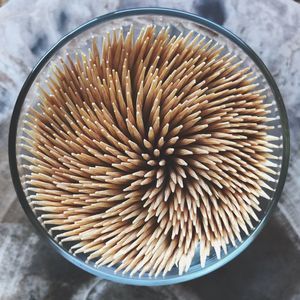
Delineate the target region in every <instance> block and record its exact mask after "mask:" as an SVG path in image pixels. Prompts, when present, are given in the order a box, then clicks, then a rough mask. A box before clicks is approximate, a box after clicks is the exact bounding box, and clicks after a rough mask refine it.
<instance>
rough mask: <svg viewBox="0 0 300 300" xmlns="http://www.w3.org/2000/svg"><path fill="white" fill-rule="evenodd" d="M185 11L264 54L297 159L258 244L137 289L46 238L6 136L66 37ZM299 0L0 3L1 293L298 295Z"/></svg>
mask: <svg viewBox="0 0 300 300" xmlns="http://www.w3.org/2000/svg"><path fill="white" fill-rule="evenodd" d="M137 6H162V7H172V8H178V9H183V10H186V11H190V12H193V13H196V14H198V15H200V16H204V17H206V18H209V19H211V20H214V21H215V22H217V23H219V24H223V25H224V26H225V27H226V28H228V29H230V30H231V31H233V32H234V33H236V34H237V35H238V36H240V37H241V38H242V39H243V40H244V41H245V42H246V43H248V44H249V45H250V46H251V47H252V48H253V49H254V50H255V51H256V53H257V54H258V55H259V56H260V57H261V58H262V60H263V61H264V62H265V64H266V65H267V67H268V68H269V70H270V72H271V73H272V75H273V76H274V78H275V80H276V82H277V84H278V86H279V89H280V90H281V93H282V96H283V99H284V102H285V105H286V108H287V113H288V117H289V124H290V134H291V160H290V167H289V173H288V177H287V181H286V184H285V188H284V191H283V194H282V196H281V199H280V203H279V205H278V207H277V209H276V211H275V213H274V214H273V216H272V218H271V220H270V222H269V223H268V224H267V226H266V227H265V229H264V230H263V232H262V233H261V234H260V235H259V237H258V238H257V239H256V240H255V242H254V243H253V244H252V245H251V246H250V247H249V248H248V249H247V250H246V251H244V252H243V253H242V254H241V255H240V256H239V257H238V258H236V259H235V260H234V261H232V262H231V263H229V264H228V265H226V266H225V267H223V268H221V269H219V270H218V271H216V272H214V273H212V274H209V275H207V276H205V277H203V278H199V279H196V280H194V281H191V282H187V283H184V284H179V285H175V286H168V287H155V288H150V287H149V288H146V287H131V286H123V285H119V284H115V283H110V282H107V281H105V280H101V279H99V278H96V277H93V276H91V275H89V274H87V273H85V272H83V271H81V270H79V269H77V268H76V267H74V266H73V265H71V264H70V263H68V262H67V261H66V260H64V259H63V258H62V257H60V256H59V255H58V254H57V253H55V252H54V251H53V250H52V248H50V246H49V245H47V243H46V242H45V241H43V240H41V239H40V238H39V237H38V235H37V234H36V232H35V230H34V229H33V227H32V225H31V224H30V223H29V221H28V220H27V218H26V216H25V214H24V212H23V211H22V209H21V207H20V204H19V202H18V200H17V198H16V194H15V191H14V189H13V185H12V182H11V178H10V173H9V164H8V155H7V136H8V128H9V121H10V117H11V112H12V109H13V106H14V103H15V100H16V97H17V94H18V92H19V90H20V88H21V86H22V84H23V82H24V80H25V79H26V77H27V76H28V74H29V72H30V70H31V69H32V67H33V66H34V65H35V63H36V62H37V61H38V59H39V58H40V57H41V56H42V55H43V53H45V51H46V50H47V49H48V48H49V47H50V46H51V45H53V43H55V42H56V41H57V40H58V39H59V38H60V37H61V36H63V35H64V34H65V33H67V32H69V31H70V30H72V29H74V28H76V27H77V26H78V25H80V24H82V23H84V22H86V21H88V20H89V19H91V18H93V17H95V16H98V15H102V14H105V13H107V12H110V11H114V10H116V9H120V8H128V7H137ZM299 120H300V4H298V3H296V2H295V1H293V0H264V1H261V0H252V1H247V0H242V1H241V0H239V1H238V0H226V1H222V0H210V1H205V0H194V1H189V0H184V1H181V0H162V1H158V0H143V1H138V0H119V1H111V0H102V1H99V0H88V1H80V0H73V1H60V0H52V1H48V0H27V1H24V0H10V1H9V2H8V3H7V4H5V5H4V6H3V7H1V8H0V171H1V176H0V266H1V268H0V299H5V300H9V299H13V300H18V299H22V300H24V299H30V300H34V299H36V300H40V299H50V300H52V299H93V300H95V299H104V300H105V299H145V300H147V299H153V298H156V299H157V300H160V299H167V300H168V299H191V300H193V299H221V298H222V299H239V300H240V299H242V300H243V299H245V300H246V299H259V300H261V299H262V300H264V299H266V300H267V299H270V300H271V299H272V300H276V299H278V300H282V299H284V300H289V299H293V300H296V299H300V242H299V241H300V239H299V237H300V217H299V216H300V201H299V195H300V156H299V155H298V154H299V151H300V122H299Z"/></svg>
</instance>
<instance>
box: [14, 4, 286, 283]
mask: <svg viewBox="0 0 300 300" xmlns="http://www.w3.org/2000/svg"><path fill="white" fill-rule="evenodd" d="M131 24H133V25H134V27H135V28H137V29H139V28H141V27H142V26H144V25H146V24H155V25H157V26H158V27H161V26H166V25H169V26H170V33H171V34H175V35H178V34H179V33H180V32H183V34H187V33H188V32H189V31H191V30H193V31H195V32H199V33H201V34H203V35H206V36H208V37H209V38H211V39H213V40H214V41H216V42H220V43H221V44H223V45H226V47H225V51H226V50H227V51H228V50H230V51H232V52H233V53H235V54H236V55H237V56H238V57H239V58H241V59H242V60H243V61H244V62H245V64H247V65H248V66H250V68H251V69H252V70H253V71H254V72H255V73H256V74H258V75H260V76H259V80H258V81H259V83H260V84H262V85H263V86H264V87H265V88H266V92H265V95H266V96H267V98H266V102H267V103H271V102H273V103H275V105H273V106H272V107H273V109H272V112H271V116H272V117H274V118H275V120H274V121H272V123H273V124H272V125H274V129H273V130H272V132H271V134H272V135H275V136H277V137H279V142H278V146H279V147H278V148H277V149H276V151H275V152H274V155H276V156H277V157H278V161H277V163H278V167H277V169H276V173H277V175H275V177H276V178H275V182H273V183H271V187H272V189H273V190H268V191H266V192H267V193H268V195H269V196H270V199H271V200H265V199H261V208H262V210H261V212H259V213H258V218H259V220H260V221H259V222H258V223H256V227H255V229H254V230H252V231H251V232H250V235H249V236H242V238H243V241H242V242H238V241H237V247H233V246H228V253H227V255H224V254H223V255H222V256H221V259H217V257H216V256H215V254H211V255H210V256H209V257H208V259H207V261H206V265H205V267H203V268H202V267H201V266H200V262H199V254H198V255H195V257H194V259H193V261H192V264H191V267H190V268H189V270H188V272H187V273H184V274H183V275H180V276H179V275H178V270H177V268H173V269H172V270H171V271H170V272H168V273H167V275H166V276H165V277H163V276H158V277H156V278H149V277H148V276H145V275H143V276H142V277H141V278H139V277H138V275H135V276H133V277H130V276H129V275H122V274H118V273H116V274H115V273H114V267H105V266H103V267H100V268H96V267H95V266H94V264H93V262H85V259H86V257H85V256H84V255H78V256H74V255H73V254H71V253H69V251H68V249H69V248H70V247H71V246H72V244H71V243H70V244H64V246H61V245H60V244H59V243H58V242H57V241H55V239H54V238H53V237H52V236H51V235H50V234H49V233H48V231H47V230H48V229H49V228H45V227H43V225H42V224H41V223H40V222H39V221H38V217H39V215H38V213H36V212H34V211H33V210H32V208H31V206H30V203H29V202H30V201H29V200H27V199H28V196H29V194H28V192H26V183H25V180H24V176H25V175H26V174H27V172H28V171H27V170H26V169H25V168H23V167H22V157H21V155H22V153H23V151H24V150H23V149H22V148H21V147H20V137H21V136H22V135H24V131H23V128H24V127H26V126H25V125H24V123H23V122H24V117H25V114H26V112H27V111H28V109H29V108H30V107H33V106H35V105H36V100H35V98H36V97H35V95H36V83H38V82H40V81H42V79H45V78H46V77H47V75H48V74H49V71H50V68H51V64H52V63H53V62H54V63H55V62H57V61H58V60H59V58H60V57H61V56H63V54H64V53H65V52H66V51H68V52H75V51H76V49H78V48H81V49H82V48H83V49H87V48H88V42H89V41H91V39H92V37H93V36H102V35H103V34H105V33H106V32H107V31H110V30H111V29H113V28H120V26H122V27H123V30H124V32H125V33H126V30H128V28H129V26H130V25H131ZM9 161H10V169H11V175H12V178H13V182H14V186H15V189H16V192H17V195H18V198H19V200H20V203H21V205H22V207H23V209H24V211H25V212H26V214H27V216H28V218H29V219H30V220H31V222H32V223H33V224H34V225H35V227H36V228H37V229H38V230H39V231H40V233H41V234H42V235H43V236H44V237H46V238H47V239H48V241H49V243H50V244H51V245H52V246H53V248H54V249H55V250H56V251H57V252H58V253H59V254H61V255H62V256H63V257H65V258H66V259H67V260H69V261H70V262H71V263H73V264H75V265H76V266H78V267H80V268H82V269H83V270H85V271H87V272H90V273H92V274H94V275H96V276H99V277H102V278H105V279H109V280H112V281H116V282H120V283H127V284H134V285H166V284H174V283H179V282H183V281H187V280H191V279H194V278H197V277H201V276H203V275H205V274H208V273H210V272H212V271H214V270H216V269H218V268H220V267H221V266H223V265H225V264H226V263H228V262H229V261H231V260H232V259H233V258H235V257H236V256H238V255H239V254H240V253H241V252H242V251H243V250H244V249H245V248H246V247H247V246H249V244H250V243H251V242H252V241H253V240H254V238H255V237H256V236H257V235H258V233H259V232H260V231H261V230H262V228H263V227H264V225H265V224H266V222H267V220H268V219H269V217H270V215H271V212H272V211H273V209H274V207H275V206H276V203H277V202H278V199H279V196H280V194H281V191H282V188H283V185H284V181H285V178H286V174H287V168H288V161H289V132H288V122H287V115H286V111H285V108H284V104H283V101H282V98H281V96H280V93H279V90H278V88H277V86H276V83H275V82H274V80H273V78H272V76H271V75H270V73H269V71H268V70H267V68H266V67H265V65H264V64H263V62H262V61H261V60H260V59H259V58H258V56H257V55H256V54H255V53H254V52H253V50H251V49H250V48H249V47H248V46H247V45H246V44H245V43H244V42H243V41H242V40H240V39H239V38H238V37H237V36H235V35H234V34H233V33H231V32H230V31H228V30H227V29H225V28H223V27H221V26H219V25H217V24H215V23H213V22H211V21H208V20H206V19H203V18H201V17H198V16H196V15H193V14H189V13H186V12H181V11H177V10H171V9H162V8H141V9H129V10H123V11H118V12H113V13H110V14H107V15H104V16H101V17H98V18H95V19H93V20H91V21H89V22H87V23H85V24H84V25H82V26H80V27H78V28H77V29H75V30H74V31H72V32H71V33H69V34H67V35H66V36H65V37H63V38H62V39H61V40H60V41H59V42H58V43H57V44H56V45H55V46H54V47H52V48H51V49H50V50H49V51H48V52H47V53H46V55H45V56H44V57H43V58H42V59H41V60H40V61H39V62H38V64H37V65H36V66H35V68H34V69H33V70H32V72H31V73H30V75H29V76H28V78H27V80H26V82H25V83H24V85H23V87H22V89H21V92H20V94H19V97H18V99H17V102H16V105H15V108H14V112H13V115H12V119H11V126H10V133H9ZM196 253H199V252H197V251H196Z"/></svg>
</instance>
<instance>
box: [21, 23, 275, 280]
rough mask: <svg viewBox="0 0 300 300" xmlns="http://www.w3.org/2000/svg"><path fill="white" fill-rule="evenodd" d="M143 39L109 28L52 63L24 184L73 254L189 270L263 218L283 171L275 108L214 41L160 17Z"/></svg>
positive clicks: (31, 126) (153, 272) (134, 267)
mask: <svg viewBox="0 0 300 300" xmlns="http://www.w3.org/2000/svg"><path fill="white" fill-rule="evenodd" d="M138 34H139V35H138V37H137V38H136V39H135V38H134V33H133V29H130V30H129V32H128V33H127V34H126V35H125V34H124V33H123V31H122V30H113V31H112V32H111V33H110V34H108V35H107V36H106V37H104V38H103V41H102V44H101V47H98V42H99V41H97V40H96V39H93V42H91V49H89V52H88V53H80V54H78V53H76V54H75V53H72V54H69V53H67V54H66V56H65V57H63V58H61V63H59V65H55V66H53V72H52V75H51V76H50V77H49V78H48V79H47V81H46V85H47V88H45V85H44V88H42V85H41V86H40V98H39V100H38V104H37V105H36V107H35V108H31V109H30V110H29V112H28V113H27V115H26V120H25V122H24V124H25V125H24V135H23V138H22V139H23V142H22V147H23V148H22V149H23V150H24V151H25V154H23V155H22V158H23V166H24V167H25V168H26V169H27V170H28V174H27V175H26V185H27V189H26V192H27V194H28V200H29V202H30V204H31V206H32V207H33V209H34V210H35V211H36V212H38V213H39V216H40V217H39V220H40V222H42V223H43V224H44V225H45V227H46V228H48V230H49V231H50V232H51V234H52V235H53V236H54V237H55V239H56V240H57V241H59V242H60V243H61V244H62V245H64V243H66V242H72V243H73V246H72V247H71V248H70V251H71V252H72V253H74V255H76V254H79V253H84V254H85V255H86V257H87V260H88V261H90V260H92V261H94V262H95V265H96V266H102V265H106V266H114V267H115V270H116V272H117V271H122V272H123V273H127V272H129V273H130V274H131V275H133V274H136V273H137V274H139V275H140V276H142V275H143V274H148V275H149V276H157V275H159V274H162V275H165V274H166V273H167V272H168V271H170V270H171V269H172V268H173V267H178V271H179V274H182V273H183V272H186V271H187V270H188V269H189V267H190V264H191V261H192V258H193V257H194V256H195V255H198V256H199V257H200V258H199V260H200V262H201V266H202V267H204V265H205V261H206V258H207V257H208V256H209V255H210V252H211V248H214V250H215V253H216V255H217V257H218V258H220V256H221V255H223V254H222V253H224V255H226V253H227V246H228V244H232V245H236V241H241V239H242V236H243V234H244V235H245V234H246V235H248V234H249V229H253V228H254V225H253V223H252V222H253V220H254V221H258V218H257V216H256V211H259V210H260V207H259V204H260V199H261V197H264V198H268V195H267V193H266V192H265V191H264V190H265V189H268V188H269V189H271V188H270V187H269V185H268V184H267V182H269V181H274V179H273V177H274V176H272V175H275V174H276V173H275V171H274V169H273V167H276V163H274V162H272V160H273V159H276V158H277V157H276V156H275V155H274V154H272V150H273V148H275V147H276V144H275V143H274V142H273V141H275V140H276V137H274V136H272V135H270V134H269V133H268V131H269V130H270V129H272V128H273V127H272V126H270V123H269V122H270V121H272V120H273V119H272V118H271V117H269V114H270V111H269V110H268V108H269V107H270V106H271V105H272V104H266V101H265V95H264V90H263V89H261V87H259V86H258V84H257V83H256V81H257V78H256V76H255V74H253V72H251V69H250V68H249V67H243V62H242V61H240V60H239V59H238V58H237V56H235V55H233V54H232V53H230V52H228V51H227V53H226V51H224V49H225V48H224V46H222V45H219V44H218V43H216V42H214V41H212V40H211V39H209V38H207V37H205V36H203V35H200V34H199V35H195V34H194V33H193V32H190V33H189V34H187V35H186V36H184V35H182V34H181V35H179V36H172V37H171V36H170V35H169V33H168V28H162V29H160V30H157V28H156V27H155V26H152V25H150V26H146V27H144V28H143V29H142V30H141V31H140V32H139V33H138ZM49 226H50V227H49ZM49 228H50V229H49ZM242 232H243V233H242ZM197 246H199V248H197ZM196 249H200V250H199V251H200V255H199V252H197V253H198V254H197V253H196ZM197 251H198V250H197Z"/></svg>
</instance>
